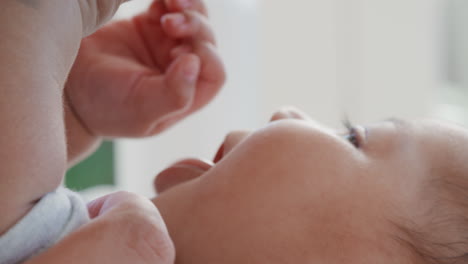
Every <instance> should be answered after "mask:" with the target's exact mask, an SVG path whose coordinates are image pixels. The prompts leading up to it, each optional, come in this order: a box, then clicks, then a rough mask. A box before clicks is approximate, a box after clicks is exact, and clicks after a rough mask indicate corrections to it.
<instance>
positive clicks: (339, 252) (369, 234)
mask: <svg viewBox="0 0 468 264" xmlns="http://www.w3.org/2000/svg"><path fill="white" fill-rule="evenodd" d="M272 119H273V121H274V122H272V123H270V125H268V126H267V127H265V128H264V129H261V130H259V131H256V132H254V133H244V132H236V133H232V134H230V135H228V136H227V137H226V141H225V142H224V144H223V145H222V147H221V149H220V152H219V155H217V158H216V159H215V164H210V163H206V162H202V161H197V160H186V161H182V162H179V163H176V164H174V165H173V166H171V167H170V168H168V169H167V170H165V171H163V172H162V173H160V175H159V176H158V178H157V179H156V188H157V189H158V191H159V193H160V194H161V195H160V196H159V197H157V198H156V199H155V203H156V205H157V206H158V208H159V209H160V211H161V213H162V215H163V217H164V218H165V220H166V222H167V225H168V228H169V231H170V234H171V236H172V238H173V240H174V243H175V246H176V250H177V263H179V264H183V263H195V264H196V263H203V264H209V263H223V264H229V263H327V264H328V263H350V264H353V263H400V264H405V263H463V261H466V259H465V256H464V255H465V253H468V249H465V248H466V245H467V244H468V238H467V237H468V176H467V175H468V162H465V161H467V160H468V132H467V131H465V130H464V129H462V128H459V127H456V126H450V125H446V124H440V123H436V122H432V121H421V122H404V121H400V120H388V121H384V122H380V123H376V124H374V125H369V126H365V127H360V126H356V127H352V128H350V131H349V132H348V133H337V132H336V131H333V130H331V129H328V128H326V127H324V126H322V125H319V124H317V123H316V122H314V121H312V120H310V119H309V118H307V117H306V116H305V115H304V114H302V113H300V112H298V111H295V110H291V109H286V110H283V111H280V112H278V113H276V114H275V115H274V116H273V118H272ZM457 261H458V262H457Z"/></svg>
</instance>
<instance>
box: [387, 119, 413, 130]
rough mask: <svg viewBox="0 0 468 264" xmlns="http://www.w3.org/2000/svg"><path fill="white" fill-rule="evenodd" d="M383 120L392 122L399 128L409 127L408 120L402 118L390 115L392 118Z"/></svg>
mask: <svg viewBox="0 0 468 264" xmlns="http://www.w3.org/2000/svg"><path fill="white" fill-rule="evenodd" d="M383 121H384V122H390V123H392V124H393V125H395V126H396V127H397V128H398V129H407V128H408V126H409V125H408V122H407V121H405V120H403V119H400V118H396V117H390V118H387V119H384V120H383Z"/></svg>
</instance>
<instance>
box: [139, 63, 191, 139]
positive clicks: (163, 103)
mask: <svg viewBox="0 0 468 264" xmlns="http://www.w3.org/2000/svg"><path fill="white" fill-rule="evenodd" d="M199 74H200V59H199V58H198V57H197V56H195V55H194V54H183V55H181V56H179V57H178V58H177V59H176V60H175V61H174V62H173V63H172V64H171V65H170V66H169V68H168V69H167V71H166V73H165V74H164V75H162V76H161V75H157V76H148V77H144V78H142V79H141V80H140V81H139V84H138V86H137V87H135V89H136V90H137V91H139V92H138V94H139V95H138V97H139V98H136V99H135V100H136V101H138V102H139V103H138V111H137V113H136V114H135V116H138V119H139V120H138V124H139V127H138V128H137V131H136V133H137V134H138V135H148V134H149V133H150V131H151V129H152V128H153V127H154V126H156V125H158V124H159V123H160V122H162V121H163V120H166V119H167V118H169V117H171V116H172V115H174V114H176V113H180V112H184V111H186V110H187V109H189V108H190V106H191V105H192V102H193V99H194V97H195V90H196V83H197V79H198V77H199Z"/></svg>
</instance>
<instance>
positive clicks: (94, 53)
mask: <svg viewBox="0 0 468 264" xmlns="http://www.w3.org/2000/svg"><path fill="white" fill-rule="evenodd" d="M122 2H125V1H124V0H71V1H64V0H47V1H40V0H4V1H2V4H1V8H0V34H1V36H2V39H1V41H0V123H1V125H2V134H1V137H0V146H1V148H0V160H1V166H0V212H2V213H1V217H0V235H1V236H0V263H1V264H6V263H19V262H22V261H24V260H26V259H29V258H30V257H31V256H34V255H36V254H37V253H39V252H42V251H44V250H45V249H47V248H49V247H50V246H52V245H55V244H56V243H57V242H58V241H63V242H60V243H59V244H58V245H57V246H56V247H54V249H51V250H49V251H47V252H46V253H44V254H43V255H42V256H41V257H39V258H38V259H35V260H31V261H32V263H75V261H76V262H78V263H154V260H159V261H160V262H158V263H161V264H162V263H168V262H169V263H170V262H171V259H172V258H173V251H172V250H171V245H172V244H171V242H170V240H169V239H168V237H167V234H165V226H164V223H163V222H162V220H161V219H160V217H159V214H158V211H157V209H156V208H155V207H154V206H153V205H152V204H151V203H150V202H149V201H148V200H147V199H146V200H143V199H141V197H139V198H138V197H135V195H131V194H126V193H118V194H116V195H113V196H110V197H105V198H103V199H101V200H99V201H97V202H95V203H93V204H92V205H91V206H90V216H91V217H92V218H93V217H96V218H98V219H96V220H93V221H91V222H89V220H90V219H89V216H88V210H87V207H86V205H85V204H84V203H83V201H82V200H81V199H80V197H79V196H78V195H76V194H75V193H73V192H71V191H68V190H65V189H63V188H59V186H60V184H61V182H62V179H63V176H64V174H65V171H66V169H67V168H68V167H70V166H72V165H73V164H74V163H76V162H77V161H79V160H80V159H82V158H83V157H84V156H86V155H87V154H88V153H89V152H91V151H92V150H93V149H94V148H95V147H96V146H97V145H98V144H99V142H100V141H101V140H102V139H103V138H115V137H143V136H151V135H155V134H157V133H159V132H161V131H163V130H164V129H166V128H168V127H169V126H171V125H172V124H174V123H175V122H177V121H179V120H180V119H182V118H184V117H185V116H187V115H189V114H191V113H193V112H194V111H196V110H198V109H200V108H201V107H202V106H204V105H205V104H206V103H208V101H210V100H211V99H212V98H213V97H214V96H215V94H216V93H217V92H218V91H219V89H220V88H221V86H222V84H223V82H224V79H225V76H224V69H223V65H222V63H221V60H220V57H219V56H218V54H217V52H216V48H215V45H214V44H215V41H214V36H213V32H212V29H211V26H210V25H209V24H208V23H207V10H206V7H205V5H204V3H203V2H202V1H201V0H154V1H153V2H152V4H151V6H150V8H149V9H148V10H147V11H146V12H144V13H143V14H140V15H138V16H136V17H134V18H133V19H131V20H125V21H120V22H116V23H112V24H109V25H107V26H105V27H104V28H102V29H100V30H99V31H97V32H95V31H96V30H97V29H98V28H99V27H100V26H102V24H104V23H105V22H106V21H107V20H109V19H110V18H111V17H112V16H113V14H114V13H115V12H116V10H117V8H118V7H119V5H120V4H121V3H122ZM93 33H94V34H93ZM91 34H92V35H91ZM87 36H88V37H87ZM84 37H87V38H85V39H84V40H83V41H82V39H83V38H84ZM148 204H149V206H148ZM83 225H84V226H83ZM81 226H83V228H81V229H80V230H78V231H77V232H74V233H73V234H72V235H70V236H69V234H70V233H71V232H73V231H76V230H77V229H78V228H79V227H81ZM121 230H131V232H120V231H121ZM149 230H150V231H151V232H148V231H149ZM155 231H157V232H155ZM135 234H146V236H144V237H145V238H146V240H141V241H140V242H139V243H136V242H135V239H134V235H135ZM142 237H143V236H142ZM63 238H65V239H63ZM91 238H93V239H91ZM62 239H63V240H62ZM153 242H154V243H153ZM105 249H107V251H106V250H105ZM96 250H97V251H98V252H95V251H96ZM49 252H52V253H49ZM76 252H80V254H78V255H76V254H77V253H76ZM93 252H94V254H93ZM74 256H75V257H74ZM71 260H72V261H73V262H70V261H71Z"/></svg>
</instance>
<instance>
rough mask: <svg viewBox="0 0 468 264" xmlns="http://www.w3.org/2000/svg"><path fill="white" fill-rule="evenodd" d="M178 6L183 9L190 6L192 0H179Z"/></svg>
mask: <svg viewBox="0 0 468 264" xmlns="http://www.w3.org/2000/svg"><path fill="white" fill-rule="evenodd" d="M179 6H180V7H181V8H183V9H186V8H190V7H191V6H192V0H179Z"/></svg>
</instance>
